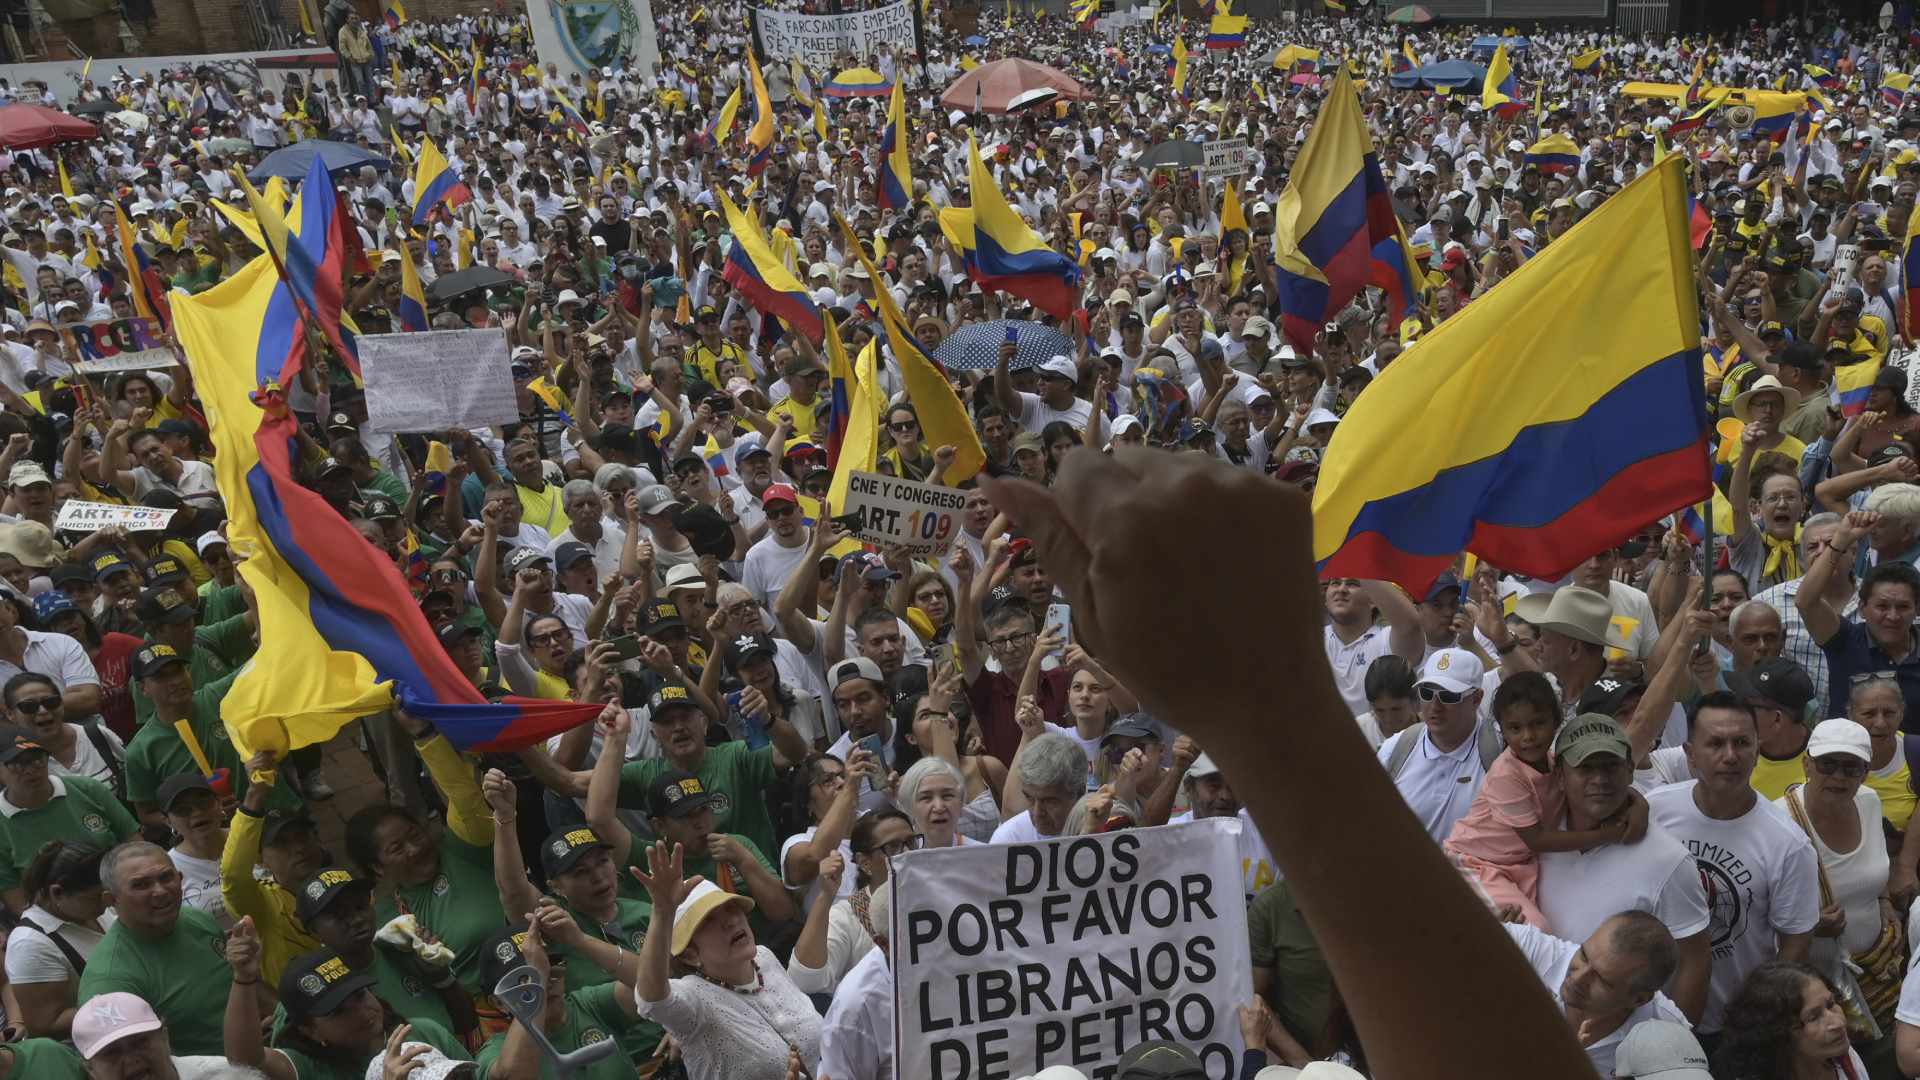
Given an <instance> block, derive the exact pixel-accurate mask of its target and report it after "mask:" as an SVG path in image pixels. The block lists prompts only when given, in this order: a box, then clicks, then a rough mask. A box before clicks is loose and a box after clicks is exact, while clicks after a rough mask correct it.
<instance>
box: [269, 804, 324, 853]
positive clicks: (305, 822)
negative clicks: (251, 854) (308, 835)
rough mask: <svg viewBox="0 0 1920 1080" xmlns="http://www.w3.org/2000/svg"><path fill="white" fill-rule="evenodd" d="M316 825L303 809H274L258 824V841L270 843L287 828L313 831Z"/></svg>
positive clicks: (278, 837)
mask: <svg viewBox="0 0 1920 1080" xmlns="http://www.w3.org/2000/svg"><path fill="white" fill-rule="evenodd" d="M315 828H317V826H315V825H314V823H313V819H312V818H310V817H308V816H307V812H306V811H304V810H275V811H273V812H272V813H270V814H268V815H267V818H266V820H265V821H264V822H262V823H261V825H260V843H261V844H263V845H271V844H273V843H274V842H275V841H277V840H279V839H280V834H281V833H284V832H286V831H287V830H288V829H306V830H307V831H309V832H311V831H313V830H314V829H315Z"/></svg>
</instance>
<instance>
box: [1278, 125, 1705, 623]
mask: <svg viewBox="0 0 1920 1080" xmlns="http://www.w3.org/2000/svg"><path fill="white" fill-rule="evenodd" d="M1685 168H1686V163H1685V161H1684V160H1683V159H1682V158H1680V157H1679V156H1678V155H1670V156H1668V157H1667V158H1665V159H1663V160H1662V161H1660V162H1659V163H1658V164H1656V165H1655V166H1654V167H1653V168H1652V169H1650V170H1649V171H1648V172H1647V173H1646V174H1644V175H1643V176H1642V177H1641V178H1640V179H1638V180H1636V181H1634V182H1633V183H1631V184H1629V185H1627V187H1626V189H1625V190H1623V191H1622V192H1621V193H1620V194H1618V195H1616V196H1614V197H1613V198H1611V199H1608V200H1607V201H1605V202H1603V203H1601V204H1600V205H1599V207H1598V208H1597V209H1596V210H1595V211H1594V212H1593V214H1592V215H1590V216H1589V217H1588V218H1587V219H1586V220H1584V221H1582V222H1580V223H1579V224H1578V225H1575V226H1574V227H1573V229H1572V230H1571V231H1570V232H1568V233H1567V235H1566V236H1564V237H1562V238H1560V239H1558V240H1556V241H1554V243H1552V244H1550V245H1548V246H1547V247H1545V248H1542V249H1541V251H1540V254H1539V255H1537V256H1535V257H1534V258H1533V259H1531V260H1530V261H1528V262H1527V263H1526V264H1524V265H1523V266H1521V267H1520V269H1519V270H1517V271H1515V272H1514V273H1513V274H1512V275H1510V276H1509V277H1508V278H1507V279H1506V280H1505V281H1503V282H1501V283H1500V285H1499V286H1497V287H1496V288H1494V289H1492V290H1491V291H1489V292H1488V293H1487V294H1486V295H1484V296H1482V297H1481V298H1480V299H1479V300H1477V301H1475V302H1474V303H1473V305H1472V306H1470V307H1468V308H1466V309H1465V310H1464V311H1462V312H1461V313H1460V314H1458V315H1456V316H1454V317H1453V318H1451V319H1448V320H1447V321H1445V322H1443V323H1441V324H1440V325H1439V326H1437V327H1435V328H1434V329H1433V331H1432V332H1430V333H1429V334H1427V335H1426V336H1425V337H1424V338H1422V339H1421V341H1420V344H1419V345H1418V346H1416V347H1415V348H1414V349H1412V350H1411V351H1409V352H1408V353H1406V354H1405V356H1403V357H1402V359H1401V360H1399V361H1397V362H1396V364H1395V366H1394V367H1392V368H1389V369H1388V370H1387V372H1386V373H1385V374H1383V375H1382V376H1380V378H1378V379H1376V380H1375V381H1374V385H1373V387H1371V388H1369V390H1368V392H1367V393H1366V394H1365V395H1363V396H1362V397H1361V399H1360V401H1359V402H1358V403H1357V404H1355V406H1354V407H1353V409H1352V410H1350V411H1349V412H1348V413H1347V416H1346V419H1345V421H1344V422H1342V423H1341V425H1340V428H1339V430H1338V431H1337V432H1336V433H1335V435H1334V438H1333V444H1332V445H1331V446H1330V447H1328V452H1327V454H1326V458H1325V463H1324V464H1323V465H1322V467H1321V474H1320V484H1319V487H1318V488H1317V489H1316V490H1315V492H1314V499H1313V525H1314V554H1315V557H1316V558H1317V559H1318V560H1319V565H1320V571H1321V573H1322V574H1323V575H1324V576H1340V577H1361V578H1381V579H1385V580H1390V581H1394V582H1397V583H1399V584H1400V585H1402V586H1403V587H1405V588H1407V589H1409V590H1410V591H1413V592H1414V593H1415V594H1416V595H1425V590H1426V588H1427V587H1428V586H1429V585H1430V584H1431V583H1432V581H1433V580H1434V578H1436V577H1437V576H1438V575H1439V574H1440V572H1441V571H1443V570H1445V569H1446V568H1447V567H1448V566H1450V565H1451V564H1452V562H1453V560H1454V558H1455V557H1456V556H1457V555H1458V554H1459V553H1460V552H1461V551H1462V550H1471V551H1473V552H1474V553H1475V554H1477V555H1479V556H1480V557H1481V558H1482V559H1485V560H1487V561H1488V562H1491V563H1496V564H1498V565H1500V566H1502V567H1506V568H1508V569H1512V570H1515V571H1518V572H1520V573H1523V574H1527V575H1530V576H1533V577H1539V578H1548V579H1552V578H1557V577H1559V576H1561V575H1562V574H1565V573H1566V572H1567V571H1568V570H1569V569H1571V568H1572V567H1573V566H1575V565H1576V564H1578V563H1579V562H1580V561H1581V560H1582V559H1585V558H1587V557H1588V556H1590V555H1592V554H1593V553H1594V552H1596V551H1601V550H1604V549H1606V548H1608V547H1611V546H1613V545H1615V544H1618V543H1620V542H1621V541H1622V540H1625V539H1626V538H1628V537H1630V536H1632V535H1633V534H1634V532H1635V531H1636V530H1638V529H1639V528H1640V527H1641V526H1643V525H1645V524H1646V523H1647V522H1649V521H1652V520H1654V519H1656V518H1658V517H1660V516H1662V515H1664V514H1667V513H1670V512H1673V511H1677V510H1680V509H1682V508H1684V507H1687V506H1690V505H1692V504H1694V503H1697V502H1700V501H1701V500H1703V499H1705V498H1706V497H1707V496H1708V493H1709V491H1710V480H1709V475H1708V466H1707V437H1708V434H1709V431H1708V427H1707V413H1706V400H1705V396H1706V395H1705V387H1704V385H1703V384H1702V381H1701V378H1700V314H1699V310H1698V306H1697V304H1696V302H1695V297H1694V283H1693V265H1692V256H1691V252H1690V251H1689V249H1688V245H1687V230H1686V218H1685V208H1686V173H1685ZM1650 222H1651V223H1655V224H1653V226H1652V227H1649V224H1648V223H1650ZM1540 349H1545V350H1548V351H1549V352H1552V353H1555V354H1557V355H1562V356H1567V357H1572V358H1574V359H1572V360H1571V362H1570V363H1568V364H1566V365H1557V366H1554V367H1543V366H1541V365H1539V364H1535V363H1531V362H1529V361H1528V360H1527V359H1525V358H1526V357H1529V356H1533V355H1539V354H1537V353H1536V352H1535V350H1540ZM1488 386H1500V387H1502V388H1504V391H1505V392H1504V393H1503V394H1502V395H1501V401H1502V405H1501V406H1500V407H1499V408H1495V409H1487V408H1485V407H1484V406H1485V401H1486V398H1485V388H1486V387H1488ZM1475 402H1479V403H1480V406H1481V407H1480V408H1478V410H1477V413H1476V415H1477V416H1479V418H1480V422H1478V423H1476V424H1472V425H1467V426H1451V427H1449V426H1444V425H1433V424H1429V423H1425V422H1424V420H1425V418H1427V417H1430V416H1447V415H1455V414H1457V413H1459V411H1460V410H1462V409H1467V408H1472V407H1473V403H1475ZM1409 440H1412V444H1411V445H1410V444H1409Z"/></svg>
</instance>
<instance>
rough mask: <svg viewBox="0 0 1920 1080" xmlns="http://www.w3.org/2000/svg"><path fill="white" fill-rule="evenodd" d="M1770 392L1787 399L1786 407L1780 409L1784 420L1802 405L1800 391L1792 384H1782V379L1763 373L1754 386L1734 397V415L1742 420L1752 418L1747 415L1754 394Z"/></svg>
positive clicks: (1754, 382)
mask: <svg viewBox="0 0 1920 1080" xmlns="http://www.w3.org/2000/svg"><path fill="white" fill-rule="evenodd" d="M1768 392H1772V393H1775V394H1779V395H1780V396H1781V397H1782V398H1783V399H1785V401H1786V403H1787V404H1786V408H1784V409H1782V410H1780V419H1782V420H1785V419H1786V418H1787V417H1789V416H1792V415H1793V410H1795V409H1797V408H1799V407H1800V391H1798V390H1795V389H1793V388H1792V387H1790V386H1782V385H1780V380H1779V379H1776V378H1774V377H1773V376H1771V375H1762V376H1760V377H1759V378H1758V379H1755V380H1754V381H1753V385H1752V386H1749V387H1747V390H1746V393H1744V394H1741V395H1740V396H1739V397H1736V398H1734V399H1733V415H1735V416H1737V417H1739V418H1740V419H1742V420H1748V419H1751V417H1749V416H1748V415H1747V406H1748V404H1749V403H1750V402H1752V401H1753V398H1754V395H1756V394H1765V393H1768Z"/></svg>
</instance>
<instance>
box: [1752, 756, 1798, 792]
mask: <svg viewBox="0 0 1920 1080" xmlns="http://www.w3.org/2000/svg"><path fill="white" fill-rule="evenodd" d="M1806 782H1807V758H1806V755H1805V754H1795V755H1793V756H1792V757H1790V758H1788V759H1787V760H1785V761H1775V760H1773V759H1772V758H1770V757H1768V756H1767V755H1765V754H1761V755H1759V756H1758V757H1756V758H1755V759H1754V763H1753V780H1752V784H1753V790H1755V791H1757V792H1759V793H1760V797H1761V798H1763V799H1766V800H1768V801H1772V800H1774V799H1777V798H1779V797H1780V796H1782V795H1785V794H1786V793H1787V788H1788V787H1789V786H1791V785H1793V784H1804V783H1806Z"/></svg>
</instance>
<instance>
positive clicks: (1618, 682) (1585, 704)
mask: <svg viewBox="0 0 1920 1080" xmlns="http://www.w3.org/2000/svg"><path fill="white" fill-rule="evenodd" d="M1646 689H1647V684H1646V683H1644V682H1641V681H1640V680H1639V679H1612V678H1608V679H1596V680H1594V682H1593V684H1592V685H1591V686H1589V687H1587V688H1586V689H1585V690H1582V691H1580V703H1579V704H1578V705H1576V706H1575V707H1574V713H1575V714H1576V715H1579V714H1584V713H1597V714H1599V715H1601V716H1612V717H1616V718H1617V717H1619V715H1620V709H1621V708H1622V707H1623V706H1625V705H1626V703H1627V701H1628V699H1630V698H1632V697H1633V696H1634V695H1635V694H1640V693H1644V692H1645V691H1646Z"/></svg>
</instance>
